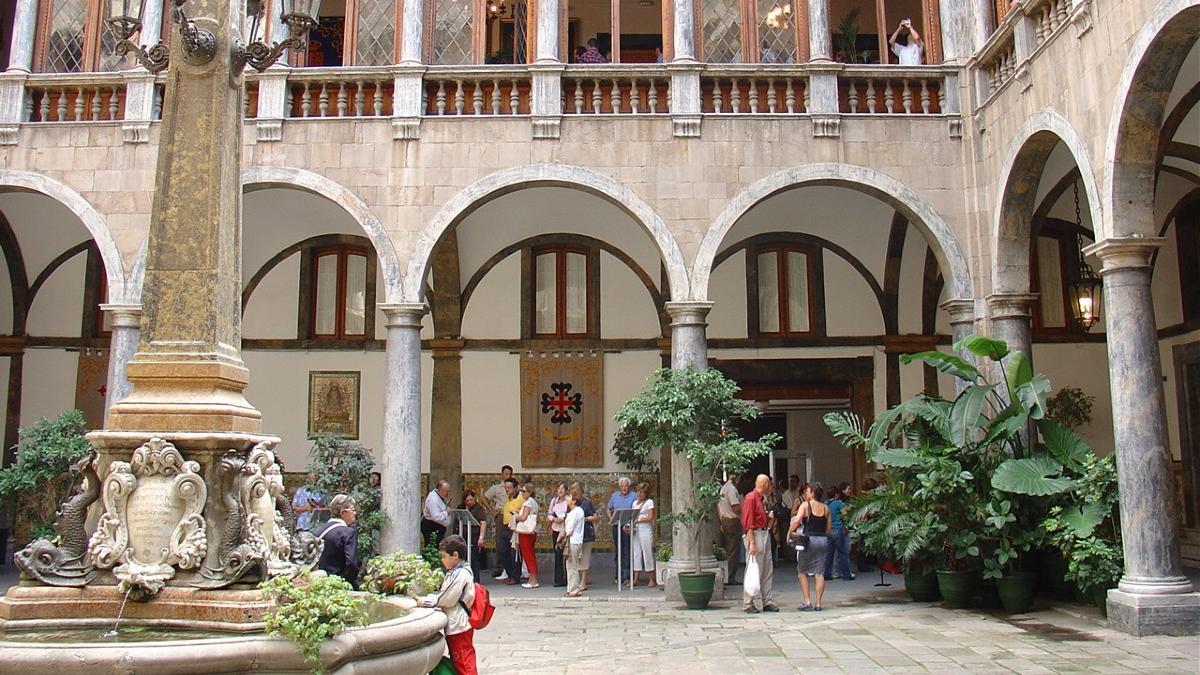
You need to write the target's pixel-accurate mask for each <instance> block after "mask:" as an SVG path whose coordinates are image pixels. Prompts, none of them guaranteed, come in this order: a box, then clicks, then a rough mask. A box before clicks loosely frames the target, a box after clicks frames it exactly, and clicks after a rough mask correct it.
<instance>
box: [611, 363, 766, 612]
mask: <svg viewBox="0 0 1200 675" xmlns="http://www.w3.org/2000/svg"><path fill="white" fill-rule="evenodd" d="M738 391H739V388H738V386H737V384H736V383H735V382H734V381H733V380H730V379H729V378H727V377H725V376H724V375H722V374H721V373H720V372H718V371H717V370H715V369H712V368H708V369H705V370H691V369H682V370H671V369H667V368H664V369H661V370H658V371H656V372H655V373H654V374H653V375H651V376H650V378H649V379H648V380H647V382H646V386H645V387H644V388H643V389H642V391H641V392H640V393H638V395H637V396H634V397H633V398H631V399H630V400H628V401H627V402H626V403H625V404H624V405H623V406H621V409H620V410H618V411H617V414H616V416H615V419H616V421H617V423H618V424H619V425H620V430H619V431H618V433H617V435H616V438H615V440H614V443H613V445H614V450H615V452H616V455H617V459H618V460H620V461H621V462H622V463H624V464H625V465H626V466H629V467H633V468H638V467H641V468H645V467H647V466H651V465H652V463H653V462H652V459H651V458H652V457H653V456H654V455H655V454H656V453H658V452H659V451H660V450H662V449H664V448H670V449H671V451H672V452H674V453H675V454H677V455H679V456H682V457H686V458H687V460H688V461H689V462H690V463H691V465H692V468H693V471H694V472H695V474H694V475H695V483H694V491H693V496H694V500H693V503H692V505H691V506H690V507H688V508H680V504H679V503H677V504H676V505H675V512H674V513H671V514H667V515H665V516H663V519H665V520H666V522H669V523H670V524H671V526H672V528H673V529H674V530H675V531H676V533H680V531H681V528H682V529H683V530H686V532H687V534H688V535H690V537H691V538H692V544H693V545H692V547H691V550H692V551H694V552H695V554H694V560H693V561H692V562H693V563H694V568H693V572H692V575H695V576H697V577H705V579H704V580H702V581H701V583H703V582H704V581H706V582H707V597H704V598H703V602H702V603H701V602H700V599H699V598H694V599H689V598H688V596H687V594H686V593H685V597H684V599H685V600H687V601H688V606H689V607H694V606H699V607H706V606H707V605H708V600H709V599H710V598H711V597H712V591H713V584H714V581H715V578H714V577H715V574H714V573H712V572H704V571H703V570H701V567H700V551H701V541H702V538H703V535H704V532H705V530H706V529H707V525H708V523H709V521H711V519H712V516H713V513H715V512H716V508H717V501H719V499H720V491H721V478H722V475H723V474H725V473H742V472H743V471H744V470H745V469H746V467H747V466H749V464H750V462H752V461H754V460H755V459H756V458H758V457H760V456H762V455H765V454H767V453H768V452H770V450H771V448H772V447H773V446H774V445H775V444H776V443H778V442H779V440H780V437H779V434H767V435H766V436H763V437H762V438H760V439H759V440H757V441H750V440H746V439H744V438H741V437H740V436H738V434H737V431H736V430H734V429H733V423H735V422H738V421H743V420H752V419H755V418H756V417H758V416H759V414H760V413H759V410H758V408H756V407H755V406H754V404H753V403H751V402H750V401H745V400H742V399H739V398H738V397H737V392H738ZM680 496H681V497H682V495H680ZM679 502H681V503H685V504H686V501H685V500H683V499H679ZM676 541H677V542H678V540H676Z"/></svg>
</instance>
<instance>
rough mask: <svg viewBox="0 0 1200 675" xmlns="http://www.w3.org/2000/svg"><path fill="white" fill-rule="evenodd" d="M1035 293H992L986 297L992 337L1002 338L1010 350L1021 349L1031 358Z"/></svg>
mask: <svg viewBox="0 0 1200 675" xmlns="http://www.w3.org/2000/svg"><path fill="white" fill-rule="evenodd" d="M1036 300H1037V294H1036V293H993V294H991V295H989V296H988V297H987V303H988V309H989V310H990V312H991V319H992V337H993V338H996V339H998V340H1004V341H1005V342H1007V343H1008V348H1009V350H1011V351H1023V352H1025V355H1026V356H1028V357H1029V358H1030V360H1031V361H1032V359H1033V349H1032V337H1031V334H1030V331H1031V327H1032V325H1033V303H1034V301H1036Z"/></svg>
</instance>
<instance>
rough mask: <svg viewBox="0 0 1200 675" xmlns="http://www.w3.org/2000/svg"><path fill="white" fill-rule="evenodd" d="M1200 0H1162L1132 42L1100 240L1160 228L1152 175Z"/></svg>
mask: <svg viewBox="0 0 1200 675" xmlns="http://www.w3.org/2000/svg"><path fill="white" fill-rule="evenodd" d="M1197 25H1200V0H1162V2H1160V3H1159V4H1158V6H1157V7H1155V8H1154V11H1153V12H1151V13H1150V16H1149V18H1148V19H1147V20H1146V22H1145V23H1144V24H1142V27H1141V29H1140V30H1139V31H1138V33H1137V35H1136V36H1134V39H1133V41H1132V43H1131V45H1130V49H1129V56H1128V57H1127V58H1126V60H1125V69H1124V70H1123V71H1122V72H1121V79H1120V80H1119V81H1118V84H1117V88H1116V96H1115V98H1114V101H1113V110H1112V115H1111V116H1110V118H1109V120H1110V121H1109V125H1108V138H1107V140H1106V142H1105V145H1104V179H1103V183H1104V195H1105V199H1104V202H1103V209H1104V215H1105V218H1104V220H1103V221H1101V223H1100V226H1099V227H1098V228H1097V231H1096V235H1097V236H1096V240H1097V241H1101V240H1103V239H1107V238H1109V237H1126V236H1144V237H1153V236H1155V235H1156V234H1157V231H1156V225H1155V222H1154V175H1155V169H1156V165H1157V163H1158V146H1159V143H1158V142H1159V134H1160V130H1161V127H1162V122H1163V116H1164V115H1165V114H1166V103H1167V97H1168V96H1169V95H1170V93H1171V89H1172V88H1173V87H1174V85H1175V80H1176V78H1177V77H1178V75H1179V72H1180V69H1181V68H1182V66H1183V62H1184V60H1185V59H1186V58H1187V56H1188V53H1189V52H1190V51H1191V49H1192V46H1193V44H1194V43H1195V42H1196V40H1197V37H1198V34H1197V32H1196V26H1197Z"/></svg>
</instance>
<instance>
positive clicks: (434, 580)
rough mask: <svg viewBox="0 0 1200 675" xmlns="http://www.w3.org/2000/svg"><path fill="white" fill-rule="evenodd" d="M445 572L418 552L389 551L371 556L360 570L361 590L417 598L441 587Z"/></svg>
mask: <svg viewBox="0 0 1200 675" xmlns="http://www.w3.org/2000/svg"><path fill="white" fill-rule="evenodd" d="M444 577H445V573H444V572H442V570H441V568H440V563H439V566H438V567H433V566H432V565H430V564H429V561H428V560H426V559H425V557H424V556H423V555H421V554H416V553H403V552H400V551H397V552H396V553H389V554H388V555H382V556H378V557H376V558H371V559H370V560H368V561H367V564H366V567H365V568H364V571H363V590H364V591H369V592H371V593H380V594H383V595H407V596H409V597H413V598H416V597H420V596H422V595H427V594H429V593H432V592H434V591H436V590H437V589H439V588H441V586H442V579H443V578H444Z"/></svg>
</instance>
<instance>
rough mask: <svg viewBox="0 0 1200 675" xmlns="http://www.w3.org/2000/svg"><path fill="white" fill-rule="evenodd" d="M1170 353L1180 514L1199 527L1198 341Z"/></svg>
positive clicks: (1199, 364) (1199, 421)
mask: <svg viewBox="0 0 1200 675" xmlns="http://www.w3.org/2000/svg"><path fill="white" fill-rule="evenodd" d="M1173 353H1174V357H1175V387H1176V396H1177V398H1178V399H1179V444H1180V450H1181V452H1180V455H1181V457H1182V459H1183V502H1184V513H1183V516H1184V522H1185V523H1186V524H1187V526H1188V527H1200V342H1191V343H1188V344H1184V345H1175V349H1174V352H1173Z"/></svg>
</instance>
